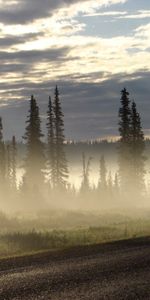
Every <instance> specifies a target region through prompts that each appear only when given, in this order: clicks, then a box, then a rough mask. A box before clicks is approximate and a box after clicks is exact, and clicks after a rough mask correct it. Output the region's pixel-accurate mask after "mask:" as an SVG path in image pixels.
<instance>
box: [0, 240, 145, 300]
mask: <svg viewBox="0 0 150 300" xmlns="http://www.w3.org/2000/svg"><path fill="white" fill-rule="evenodd" d="M0 299H2V300H8V299H10V300H31V299H34V300H36V299H39V300H42V299H44V300H70V299H71V300H80V299H82V300H101V299H108V300H109V299H110V300H113V299H114V300H117V299H122V300H125V299H128V300H132V299H134V300H138V299H141V300H148V299H150V238H149V237H147V238H139V239H134V240H126V241H119V242H113V243H109V244H104V245H93V246H85V247H75V248H72V249H68V250H63V251H57V252H55V253H50V252H46V253H43V254H37V255H33V256H24V257H18V258H10V259H3V260H0Z"/></svg>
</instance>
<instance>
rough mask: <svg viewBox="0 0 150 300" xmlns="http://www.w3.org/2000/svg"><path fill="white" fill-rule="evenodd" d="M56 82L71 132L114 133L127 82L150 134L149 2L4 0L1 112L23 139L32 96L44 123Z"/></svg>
mask: <svg viewBox="0 0 150 300" xmlns="http://www.w3.org/2000/svg"><path fill="white" fill-rule="evenodd" d="M56 84H58V86H59V90H60V94H61V101H62V107H63V111H64V114H65V129H66V130H65V132H66V136H67V138H73V139H91V138H98V137H100V138H103V137H111V136H116V135H117V134H118V132H117V123H118V120H117V117H118V108H119V101H120V90H121V89H122V88H123V87H126V88H127V89H128V90H129V92H130V96H131V100H132V99H135V101H136V102H137V105H138V109H139V111H140V112H141V116H142V121H143V127H144V130H145V134H146V135H150V1H149V0H97V1H95V0H82V1H78V0H0V115H1V116H2V118H3V125H4V134H5V138H6V139H7V138H10V137H11V136H12V135H13V134H16V135H17V138H18V139H21V137H22V135H23V133H24V127H25V120H26V115H27V111H28V108H29V103H28V100H29V98H30V95H31V94H34V95H35V96H36V98H37V100H38V104H39V106H40V109H41V118H42V120H43V128H44V125H45V121H46V114H45V112H46V110H47V103H48V96H49V95H51V96H52V97H53V90H54V87H55V85H56Z"/></svg>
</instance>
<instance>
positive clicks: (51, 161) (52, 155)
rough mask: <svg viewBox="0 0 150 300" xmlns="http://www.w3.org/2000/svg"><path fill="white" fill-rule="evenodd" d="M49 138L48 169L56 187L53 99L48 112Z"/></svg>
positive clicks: (52, 182) (52, 183)
mask: <svg viewBox="0 0 150 300" xmlns="http://www.w3.org/2000/svg"><path fill="white" fill-rule="evenodd" d="M47 138H48V149H47V154H48V169H49V175H50V180H51V185H52V187H54V186H55V132H54V112H53V105H52V101H51V97H49V104H48V111H47Z"/></svg>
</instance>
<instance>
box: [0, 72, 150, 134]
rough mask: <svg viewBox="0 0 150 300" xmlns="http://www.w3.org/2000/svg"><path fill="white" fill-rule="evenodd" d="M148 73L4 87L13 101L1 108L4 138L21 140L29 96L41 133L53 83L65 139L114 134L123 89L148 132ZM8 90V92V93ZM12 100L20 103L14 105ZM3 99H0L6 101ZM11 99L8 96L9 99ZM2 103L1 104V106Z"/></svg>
mask: <svg viewBox="0 0 150 300" xmlns="http://www.w3.org/2000/svg"><path fill="white" fill-rule="evenodd" d="M149 76H150V72H146V71H140V72H137V73H135V74H134V79H133V76H132V75H126V74H120V75H117V76H112V78H110V79H109V80H107V81H104V82H103V83H101V84H98V83H77V82H73V81H70V80H69V79H68V81H67V80H66V79H65V81H64V80H63V79H62V80H58V81H57V82H55V81H47V82H46V81H45V82H44V83H41V84H38V83H31V82H30V83H28V82H25V83H23V81H22V82H20V83H16V84H12V83H11V84H8V92H11V93H12V94H13V97H14V98H13V100H10V101H8V102H7V106H3V107H1V110H0V115H2V117H3V120H4V127H5V136H6V138H8V137H10V136H11V135H12V134H14V133H16V135H17V137H18V138H21V137H22V135H23V133H24V127H25V119H26V115H27V111H28V105H29V104H28V100H29V98H30V95H31V94H32V93H33V94H35V97H36V98H37V100H38V103H39V105H40V111H41V115H42V117H43V118H42V119H43V130H44V129H45V115H46V111H47V104H48V96H49V95H51V96H52V98H53V90H54V87H55V85H56V83H57V84H58V85H59V89H60V95H61V102H62V107H63V111H64V114H65V129H66V136H67V138H73V139H91V138H97V137H106V136H110V135H117V134H118V129H117V127H118V109H119V106H120V91H121V89H122V88H123V87H126V88H127V89H128V90H129V92H130V99H131V100H132V99H133V98H134V99H135V101H136V102H137V107H138V110H139V111H140V113H141V117H142V124H143V127H144V128H145V129H146V131H145V132H146V133H147V132H148V129H149V110H150V102H149V97H148V95H149V94H150V86H149ZM11 89H12V90H11ZM15 96H16V97H19V96H20V98H21V99H20V100H18V101H17V100H16V101H15ZM6 97H7V95H6V94H5V95H4V98H6ZM11 97H12V95H11ZM3 103H5V102H3Z"/></svg>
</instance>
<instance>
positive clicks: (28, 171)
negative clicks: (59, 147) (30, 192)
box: [23, 96, 45, 188]
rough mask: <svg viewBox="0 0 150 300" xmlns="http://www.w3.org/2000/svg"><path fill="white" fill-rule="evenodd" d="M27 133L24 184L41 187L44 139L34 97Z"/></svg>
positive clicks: (32, 98)
mask: <svg viewBox="0 0 150 300" xmlns="http://www.w3.org/2000/svg"><path fill="white" fill-rule="evenodd" d="M26 123H27V126H26V132H25V135H24V137H23V138H24V139H25V141H26V147H27V156H26V160H25V176H24V182H26V184H27V186H31V187H34V188H35V187H36V188H37V187H38V186H39V187H41V188H42V185H43V183H44V175H43V169H44V162H45V157H44V145H43V142H42V141H41V138H42V137H43V134H42V131H41V120H40V116H39V107H38V106H37V103H36V100H35V98H34V96H31V100H30V109H29V115H28V119H27V121H26Z"/></svg>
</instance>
